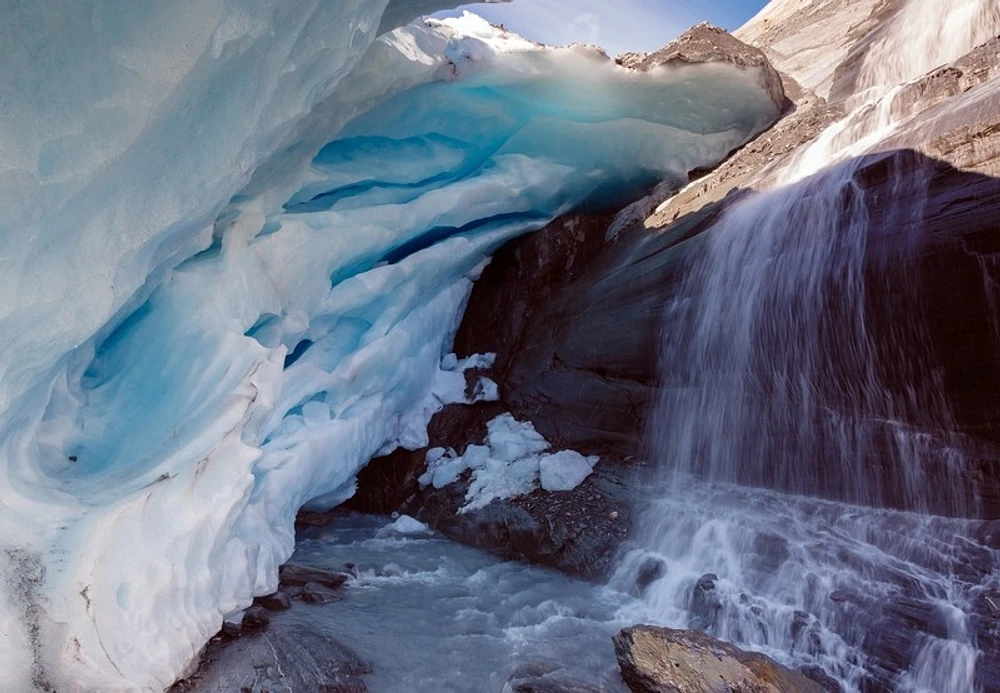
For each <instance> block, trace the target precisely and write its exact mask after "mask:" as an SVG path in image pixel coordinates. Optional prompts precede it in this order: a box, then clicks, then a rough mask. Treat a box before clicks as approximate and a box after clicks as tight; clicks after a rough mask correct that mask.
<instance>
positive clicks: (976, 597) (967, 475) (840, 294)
mask: <svg viewBox="0 0 1000 693" xmlns="http://www.w3.org/2000/svg"><path fill="white" fill-rule="evenodd" d="M878 32H879V33H878V34H876V35H875V36H874V39H873V41H872V42H871V44H870V46H869V48H868V54H867V57H866V58H865V60H864V62H863V63H862V66H861V69H860V70H859V74H858V79H857V87H858V93H857V95H856V96H855V97H853V98H852V99H851V100H850V101H849V102H848V108H849V113H848V114H847V116H845V118H844V119H842V120H841V121H839V122H837V123H835V124H833V125H832V126H830V128H828V129H827V131H826V132H824V133H823V134H821V135H820V137H818V138H817V139H816V140H815V141H814V142H813V143H812V145H811V146H809V147H806V148H804V149H803V150H802V151H801V152H800V153H799V154H797V155H796V156H794V157H792V158H791V159H790V160H789V162H788V164H787V165H786V166H785V168H784V170H783V171H782V172H781V173H780V174H779V175H777V176H776V177H775V178H774V179H773V185H776V186H777V187H775V188H773V189H771V190H767V191H765V192H760V193H746V194H743V196H742V197H741V198H738V199H735V200H733V199H731V200H729V201H728V203H727V204H726V207H725V211H724V212H723V213H722V214H721V216H720V217H719V219H718V220H717V221H716V222H715V223H714V224H713V226H712V227H711V228H710V229H709V230H707V231H706V232H704V233H703V234H701V235H700V236H698V237H696V238H693V239H691V240H689V241H686V242H685V243H684V244H682V245H681V246H680V247H678V248H676V249H675V250H674V251H672V252H678V253H680V254H683V256H684V257H686V258H688V259H687V261H686V265H685V274H684V277H685V278H684V280H683V281H682V282H681V284H680V286H679V288H676V289H675V292H676V293H675V294H674V295H673V296H672V298H671V300H670V302H669V304H668V306H667V309H666V311H665V315H664V320H663V328H662V335H661V362H660V373H661V384H662V390H661V395H660V401H659V403H658V406H657V409H656V411H655V414H654V415H653V416H652V417H651V420H650V431H649V438H650V443H651V446H650V447H651V454H650V457H651V461H652V462H653V466H654V467H655V470H656V471H655V476H656V480H655V482H654V483H652V484H650V489H651V491H650V496H651V497H650V499H649V503H648V508H647V509H646V511H645V513H644V514H643V516H642V520H641V522H640V526H639V529H638V531H637V535H636V542H635V545H634V548H633V550H631V551H630V552H629V553H628V554H627V555H626V556H625V558H624V559H623V561H622V562H621V565H620V567H619V570H618V571H617V573H616V575H615V577H614V578H613V583H612V584H613V586H615V587H617V588H619V589H632V590H634V591H635V592H637V593H638V594H640V595H641V597H642V600H643V606H642V609H641V613H631V614H629V616H630V617H632V618H635V619H639V620H646V621H654V622H658V623H662V624H665V625H669V626H673V627H681V628H697V629H699V630H703V631H706V632H708V633H709V634H711V635H714V636H716V637H719V638H722V639H724V640H728V641H731V642H734V643H736V644H738V645H741V646H744V647H748V648H751V649H756V650H761V651H764V652H766V653H768V654H770V655H772V656H773V657H775V658H776V659H778V660H779V661H782V662H783V663H786V664H788V665H791V666H795V667H806V666H808V667H820V668H822V669H823V670H824V671H825V672H826V673H827V674H829V675H831V676H833V677H834V678H836V679H837V680H838V681H839V682H840V684H841V685H842V687H843V688H844V689H845V690H846V691H848V692H853V691H888V690H893V691H899V692H900V693H943V692H954V693H962V692H970V691H977V692H979V691H984V690H995V688H992V687H986V686H987V685H986V684H984V683H983V676H985V675H986V674H983V671H984V666H985V668H986V669H989V670H991V671H992V669H995V668H996V663H995V662H994V661H993V660H992V659H990V662H988V663H986V664H985V665H984V661H985V659H987V655H986V653H989V655H988V658H995V656H996V655H995V653H994V651H995V650H996V647H997V643H996V642H994V641H993V640H992V639H991V638H993V636H992V635H986V634H985V633H986V630H984V629H983V627H982V623H983V617H982V614H983V613H984V607H983V604H984V600H985V603H987V604H993V601H992V600H995V599H996V597H995V594H996V590H997V589H998V587H1000V578H998V568H1000V551H998V550H997V549H998V547H1000V544H998V542H997V540H996V538H995V537H994V533H995V532H996V525H995V523H991V522H987V521H984V520H982V519H980V518H982V517H983V516H984V515H990V514H992V513H994V512H995V509H994V508H993V507H986V505H985V504H984V500H983V498H982V497H981V495H980V492H979V490H980V488H982V487H983V485H984V483H986V482H985V480H984V476H983V475H984V469H983V467H982V460H981V457H982V455H981V452H982V451H981V450H980V449H979V448H978V447H977V446H978V445H979V443H978V442H976V440H975V439H974V436H970V435H968V434H967V432H966V431H965V429H964V428H963V425H962V424H961V422H960V421H958V420H957V419H958V417H957V414H956V411H955V402H954V401H953V397H952V396H951V395H950V394H949V390H948V378H949V375H948V372H947V368H946V367H945V366H944V365H943V364H942V363H941V355H940V353H939V352H940V344H939V340H940V330H941V323H940V322H937V323H934V322H933V320H932V319H931V317H930V316H931V313H932V312H933V311H932V310H931V309H930V308H929V304H930V303H932V302H933V301H934V300H935V299H934V297H933V295H932V292H933V291H934V288H933V287H932V286H928V285H927V282H926V280H925V279H926V276H925V273H926V272H927V271H928V269H927V267H926V265H927V258H928V257H929V256H933V253H934V252H937V251H938V250H939V249H940V248H941V247H945V246H947V245H948V244H949V243H956V241H955V238H952V239H951V240H949V239H947V238H943V237H942V236H941V235H938V236H935V237H933V238H932V237H931V234H930V233H928V232H926V228H927V226H928V224H927V219H928V218H929V216H930V215H932V212H931V211H929V209H928V207H929V206H932V205H931V202H930V199H931V196H932V192H931V190H930V189H931V188H932V186H933V178H934V176H935V175H937V174H936V173H935V170H936V169H935V164H934V163H932V162H930V161H929V160H927V159H924V158H922V157H920V156H919V155H917V154H915V153H912V152H886V153H882V154H871V153H870V152H872V151H876V152H877V151H878V149H879V147H878V143H879V142H880V141H881V140H882V139H884V137H885V136H886V134H887V133H889V132H892V131H893V130H894V129H895V128H896V127H897V126H898V125H899V123H901V122H903V121H904V120H905V119H906V118H907V117H909V115H910V114H907V113H905V112H901V111H900V110H899V108H898V107H897V106H896V105H895V104H894V101H895V96H896V94H897V93H898V92H899V90H900V89H902V86H901V85H902V84H903V83H905V82H908V81H911V80H913V79H915V78H917V77H919V76H921V75H922V74H923V73H925V72H926V71H927V70H929V69H933V68H934V67H937V66H938V65H940V64H942V63H946V62H948V61H950V60H954V59H956V58H958V57H960V56H961V55H963V54H964V53H965V52H967V51H969V50H970V49H971V48H973V47H974V46H975V45H977V44H978V43H980V42H982V41H983V40H985V39H987V38H989V37H990V36H993V35H996V34H997V33H998V32H1000V4H998V3H997V0H947V1H945V2H939V1H937V0H933V1H932V0H910V2H908V3H907V4H905V5H904V6H903V7H902V8H901V9H900V10H899V11H898V12H897V13H896V14H895V15H894V16H893V18H892V19H891V20H890V21H889V22H887V23H886V24H884V25H883V26H882V27H881V28H880V29H879V30H878ZM960 245H961V241H960V240H959V241H957V246H960ZM957 246H956V247H957ZM957 254H958V255H960V254H961V252H958V253H957ZM949 257H951V256H949ZM971 262H973V263H975V262H978V260H972V261H971ZM952 271H959V270H957V269H953V270H952ZM990 291H991V290H990V289H989V288H987V289H986V293H987V294H990ZM983 300H984V301H985V303H984V306H986V307H984V308H983V312H984V313H986V312H988V311H989V307H990V306H992V305H993V304H992V303H991V301H993V300H994V297H993V296H992V294H990V295H987V296H985V298H984V299H983ZM987 318H989V316H984V319H987ZM935 330H937V332H935ZM994 608H995V607H994V606H990V607H989V610H988V612H989V613H992V611H993V610H994ZM996 608H997V610H1000V605H998V606H997V607H996ZM990 632H992V631H990ZM994 682H995V681H994ZM990 685H992V684H990Z"/></svg>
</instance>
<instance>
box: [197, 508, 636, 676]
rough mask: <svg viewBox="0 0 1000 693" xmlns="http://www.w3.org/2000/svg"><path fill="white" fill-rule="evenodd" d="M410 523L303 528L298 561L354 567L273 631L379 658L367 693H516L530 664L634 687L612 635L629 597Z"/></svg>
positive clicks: (358, 521)
mask: <svg viewBox="0 0 1000 693" xmlns="http://www.w3.org/2000/svg"><path fill="white" fill-rule="evenodd" d="M404 529H407V533H405V534H402V533H397V532H394V531H392V525H387V518H377V517H370V516H368V517H363V516H357V515H346V514H345V515H338V516H336V518H335V519H334V521H333V523H332V524H331V525H330V526H328V527H323V528H316V529H310V530H308V531H307V532H305V533H304V536H301V537H300V540H299V542H298V545H297V547H296V551H295V554H294V556H293V557H292V560H293V561H296V562H300V563H304V564H307V565H314V566H320V567H327V568H332V569H336V570H342V569H344V567H345V565H346V564H348V563H351V564H353V565H354V566H355V567H356V570H357V576H356V577H354V578H353V579H351V580H349V581H348V583H347V586H346V588H345V590H344V600H343V601H341V602H337V603H335V604H329V605H323V606H312V605H308V604H302V603H301V602H294V604H293V607H292V609H291V611H287V612H281V613H278V614H275V615H274V620H273V621H272V625H271V630H272V631H273V630H274V629H282V628H288V627H295V626H297V625H302V626H306V627H309V628H310V629H319V630H321V631H322V632H324V633H326V634H328V635H331V636H334V637H336V638H337V639H338V640H339V641H341V642H343V643H345V644H347V645H348V646H350V647H351V648H353V649H354V650H355V651H356V652H357V653H358V654H359V655H360V656H361V657H363V658H365V659H367V660H369V661H370V662H371V665H372V673H371V674H370V675H368V676H365V677H364V681H365V684H366V686H367V689H368V691H370V693H402V692H404V691H405V692H407V693H472V692H475V693H510V691H511V685H510V684H509V683H508V681H509V680H511V679H515V680H516V679H517V678H519V677H523V676H525V675H526V674H527V672H530V671H535V672H536V673H540V674H541V678H542V680H541V681H540V682H537V683H538V684H539V685H540V686H541V688H540V690H549V689H546V688H544V684H546V683H548V684H549V685H555V684H558V683H559V682H563V683H566V682H568V681H575V682H579V683H585V684H587V685H589V686H593V687H594V688H596V689H597V690H601V691H605V692H606V693H627V691H628V689H627V688H626V687H625V686H624V684H623V683H622V682H621V678H620V676H619V674H618V668H617V665H616V663H615V656H614V650H613V648H612V644H611V636H612V635H613V634H614V633H616V632H617V631H618V630H619V629H620V628H622V627H624V626H625V625H628V624H627V623H625V622H624V621H623V620H621V617H620V616H619V615H618V614H617V611H618V610H619V608H620V606H621V604H622V603H623V601H624V602H626V603H629V602H631V601H632V600H631V598H630V597H628V596H627V595H624V594H620V593H618V592H615V591H613V590H611V589H608V588H605V587H600V586H597V585H593V584H590V583H586V582H581V581H578V580H573V579H571V578H568V577H566V576H565V575H562V574H561V573H558V572H555V571H551V570H545V569H542V568H536V567H532V566H527V565H524V564H522V563H519V562H508V561H501V560H500V559H498V558H496V557H494V556H491V555H489V554H487V553H484V552H482V551H478V550H476V549H472V548H468V547H465V546H461V545H458V544H455V543H453V542H451V541H448V540H447V539H444V538H443V537H441V536H440V535H438V534H435V533H433V532H412V531H410V529H411V528H409V527H404ZM291 656H292V657H295V653H294V652H292V653H291ZM246 666H247V664H246V662H243V667H246ZM240 673H242V674H243V676H245V675H246V671H245V668H244V669H243V670H242V671H236V672H229V671H226V670H224V669H223V668H219V669H216V670H213V669H212V668H209V670H208V676H207V677H206V678H204V679H203V680H202V682H201V684H200V685H199V686H198V687H196V688H195V693H198V692H200V691H212V692H213V693H214V692H215V691H230V690H237V689H238V686H239V682H240ZM244 685H245V684H244ZM283 685H285V686H287V685H288V684H287V681H285V682H283V681H281V680H280V679H279V680H276V681H274V682H273V686H274V688H271V689H270V690H274V689H277V690H283V687H282V686H283ZM255 690H268V687H267V686H262V687H260V688H255ZM296 690H298V689H296ZM303 690H306V689H303ZM554 690H564V689H560V688H555V689H554ZM568 690H576V689H573V688H569V689H568Z"/></svg>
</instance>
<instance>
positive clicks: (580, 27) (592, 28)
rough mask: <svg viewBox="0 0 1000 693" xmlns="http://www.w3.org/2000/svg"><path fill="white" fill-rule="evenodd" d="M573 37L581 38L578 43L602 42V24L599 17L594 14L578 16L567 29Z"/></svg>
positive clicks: (586, 13) (588, 13)
mask: <svg viewBox="0 0 1000 693" xmlns="http://www.w3.org/2000/svg"><path fill="white" fill-rule="evenodd" d="M567 31H569V32H570V33H571V34H572V35H573V36H579V38H578V39H576V40H577V41H582V42H585V43H600V42H601V23H600V20H599V19H598V18H597V15H596V14H594V13H593V12H585V13H584V14H581V15H577V17H576V19H574V20H573V21H572V22H570V23H569V27H568V28H567Z"/></svg>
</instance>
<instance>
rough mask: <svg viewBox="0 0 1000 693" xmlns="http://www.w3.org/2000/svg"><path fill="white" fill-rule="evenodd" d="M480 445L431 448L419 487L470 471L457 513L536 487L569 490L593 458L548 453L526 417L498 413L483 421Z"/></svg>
mask: <svg viewBox="0 0 1000 693" xmlns="http://www.w3.org/2000/svg"><path fill="white" fill-rule="evenodd" d="M486 428H487V435H486V440H485V441H484V444H483V445H469V446H468V447H467V448H466V449H465V452H464V453H462V454H458V453H457V452H456V451H455V450H452V449H448V450H445V449H444V448H432V449H431V450H428V451H427V456H426V461H427V470H426V471H425V472H424V473H423V474H422V475H421V476H420V479H419V482H420V484H421V485H422V486H434V488H444V487H445V486H448V485H449V484H453V483H454V482H456V481H458V479H459V478H460V477H461V476H462V474H463V473H464V472H465V471H466V470H471V471H472V474H471V478H470V483H469V490H468V491H467V492H466V495H465V504H464V505H463V506H462V507H461V508H460V509H459V512H468V511H470V510H478V509H480V508H485V507H486V506H487V505H489V504H490V503H492V502H493V501H494V500H496V499H505V498H514V497H515V496H523V495H527V494H529V493H531V492H532V491H535V490H536V489H538V488H539V487H540V488H542V489H544V490H546V491H572V490H573V489H575V488H576V487H577V486H579V485H580V484H582V483H583V482H584V480H585V479H586V478H587V477H588V476H590V473H591V472H592V471H593V469H594V465H596V464H597V463H598V461H599V460H600V458H599V457H597V456H590V457H584V456H583V455H581V454H580V453H578V452H575V451H573V450H561V451H559V452H555V453H547V452H545V451H546V450H548V449H549V443H548V441H546V440H545V438H543V437H542V436H541V434H539V433H538V431H536V430H535V427H534V426H533V425H532V424H531V422H530V421H517V420H516V419H515V418H514V417H513V416H511V415H510V414H501V415H500V416H498V417H496V418H495V419H493V420H492V421H490V422H489V423H488V424H486Z"/></svg>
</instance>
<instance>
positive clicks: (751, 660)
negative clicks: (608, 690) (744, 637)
mask: <svg viewBox="0 0 1000 693" xmlns="http://www.w3.org/2000/svg"><path fill="white" fill-rule="evenodd" d="M614 643H615V654H616V655H617V657H618V666H619V667H621V671H622V678H623V679H624V680H625V683H626V684H628V687H629V688H630V689H631V690H632V691H633V693H824V689H823V688H822V687H821V686H820V685H819V684H818V683H816V682H815V681H813V680H811V679H809V678H807V677H806V676H803V675H802V674H800V673H798V672H795V671H792V670H790V669H787V668H785V667H783V666H781V665H780V664H778V663H777V662H775V661H774V660H773V659H771V658H770V657H766V656H765V655H762V654H758V653H756V652H744V651H743V650H740V649H738V648H736V647H733V646H732V645H729V644H728V643H724V642H722V641H720V640H715V639H714V638H710V637H708V636H707V635H703V634H701V633H698V632H696V631H689V630H673V629H670V628H654V627H652V626H636V627H634V628H626V629H624V630H622V631H621V632H620V633H618V635H616V636H615V638H614Z"/></svg>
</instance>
